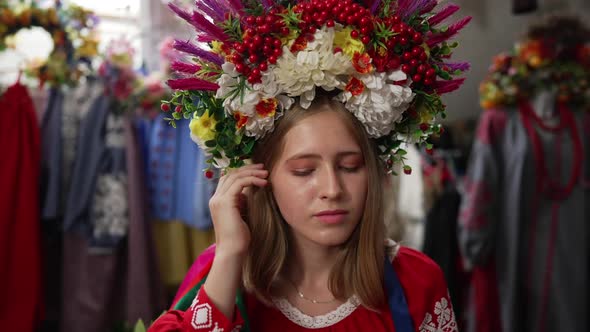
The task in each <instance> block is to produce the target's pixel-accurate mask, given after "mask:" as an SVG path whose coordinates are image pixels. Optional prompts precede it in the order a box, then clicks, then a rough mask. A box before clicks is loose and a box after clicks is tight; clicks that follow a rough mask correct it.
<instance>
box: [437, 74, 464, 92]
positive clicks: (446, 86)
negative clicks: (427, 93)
mask: <svg viewBox="0 0 590 332" xmlns="http://www.w3.org/2000/svg"><path fill="white" fill-rule="evenodd" d="M463 82H465V78H457V79H454V80H449V81H436V82H435V83H434V85H433V86H432V87H433V88H434V90H436V92H437V93H438V94H441V95H442V94H445V93H449V92H453V91H455V90H457V89H459V87H460V86H461V85H462V84H463Z"/></svg>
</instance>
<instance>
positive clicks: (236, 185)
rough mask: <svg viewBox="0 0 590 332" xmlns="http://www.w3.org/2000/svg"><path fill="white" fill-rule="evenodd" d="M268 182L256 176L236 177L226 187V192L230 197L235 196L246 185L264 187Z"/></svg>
mask: <svg viewBox="0 0 590 332" xmlns="http://www.w3.org/2000/svg"><path fill="white" fill-rule="evenodd" d="M267 184H268V180H266V179H263V178H260V177H257V176H245V177H241V178H238V179H236V181H234V182H233V183H232V184H231V186H230V187H229V188H228V189H227V191H226V194H227V195H230V196H232V197H237V195H240V194H241V193H242V190H243V189H244V188H246V187H250V186H256V187H264V186H266V185H267Z"/></svg>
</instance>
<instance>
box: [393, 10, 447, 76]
mask: <svg viewBox="0 0 590 332" xmlns="http://www.w3.org/2000/svg"><path fill="white" fill-rule="evenodd" d="M392 31H394V32H395V33H396V35H395V36H393V37H392V38H390V40H389V41H388V44H387V46H388V49H390V50H392V49H391V48H389V46H390V45H392V44H393V45H400V46H401V49H402V53H401V54H400V59H401V70H402V71H403V72H404V73H406V74H407V75H408V76H409V77H410V78H411V79H412V81H413V82H414V84H423V85H426V86H428V85H432V83H434V81H435V79H436V70H435V69H434V68H433V67H432V66H431V65H430V64H428V56H427V55H426V51H425V50H424V48H423V47H422V42H423V37H422V33H420V32H419V31H416V30H415V29H414V28H412V27H411V26H409V25H407V24H406V23H403V22H400V23H395V24H394V25H392ZM394 48H395V46H394Z"/></svg>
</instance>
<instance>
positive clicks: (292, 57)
mask: <svg viewBox="0 0 590 332" xmlns="http://www.w3.org/2000/svg"><path fill="white" fill-rule="evenodd" d="M333 44H334V28H328V27H325V26H324V27H323V28H322V29H320V30H318V31H316V33H315V35H314V40H313V41H312V42H309V43H308V44H307V47H306V48H305V49H303V50H301V51H299V52H297V54H293V53H291V51H290V50H289V48H287V47H283V54H282V55H281V57H280V58H279V59H278V60H277V64H276V66H275V67H274V68H273V73H274V75H275V78H276V82H277V84H278V86H279V88H280V89H281V90H282V91H283V92H284V93H286V94H287V95H288V96H291V97H296V96H300V104H301V106H302V107H303V108H308V107H309V106H310V105H311V101H312V100H313V99H314V97H315V87H316V86H317V87H322V88H323V89H324V90H327V91H330V90H333V89H335V88H342V87H344V85H345V84H346V82H344V81H343V77H346V76H348V75H350V74H352V73H353V71H354V68H353V66H352V63H351V62H350V59H349V58H348V57H347V56H346V55H345V54H343V53H342V52H339V53H336V54H334V50H333Z"/></svg>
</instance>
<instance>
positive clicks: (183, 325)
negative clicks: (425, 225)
mask: <svg viewBox="0 0 590 332" xmlns="http://www.w3.org/2000/svg"><path fill="white" fill-rule="evenodd" d="M253 162H254V164H251V165H248V166H244V167H241V168H239V169H236V170H233V171H230V172H229V173H227V174H225V175H224V176H222V177H221V179H220V180H219V185H218V187H217V190H216V192H215V195H214V196H213V197H212V199H211V201H210V204H209V205H210V209H211V216H212V218H213V223H214V227H215V233H216V248H215V255H214V258H213V261H212V264H211V265H210V270H209V271H208V276H207V278H206V281H205V282H204V284H203V285H202V287H200V289H199V290H198V293H197V294H196V296H195V297H194V301H192V304H191V305H190V307H189V308H187V309H186V310H171V311H169V312H167V313H166V314H164V315H163V316H162V317H160V318H159V319H158V320H156V321H155V323H154V324H153V325H152V327H151V328H150V330H149V331H152V332H157V331H234V330H235V331H239V330H240V328H243V327H244V324H245V318H247V320H248V322H249V330H250V331H257V332H259V331H260V332H262V331H277V330H278V329H281V330H282V331H285V332H287V331H307V330H310V329H314V330H318V331H401V330H402V329H403V327H401V328H400V329H396V327H397V325H394V321H393V320H394V319H395V316H394V315H392V310H390V306H391V305H392V304H393V305H396V306H398V307H397V308H396V309H394V310H397V311H399V312H402V313H403V312H406V313H407V314H409V315H406V318H408V317H409V318H410V319H409V323H410V324H411V325H410V330H405V331H456V322H455V318H454V313H453V310H452V308H451V302H450V299H449V297H448V294H447V287H446V283H445V280H444V277H443V275H442V272H441V270H440V269H439V268H438V266H437V265H436V264H435V263H434V262H432V261H431V260H430V259H428V258H427V257H426V256H424V255H423V254H421V253H419V252H417V251H413V250H411V249H408V248H404V247H400V246H399V245H396V244H394V243H391V242H387V241H386V242H384V240H385V239H384V233H385V226H384V223H383V200H382V182H383V181H384V178H385V172H384V171H383V170H384V167H383V165H382V163H381V162H380V160H379V159H378V158H377V150H376V147H375V145H374V143H373V142H372V141H371V140H370V139H369V137H368V135H367V134H366V132H365V130H364V129H363V126H362V124H361V123H360V122H359V121H358V120H357V119H356V118H355V117H354V116H353V115H352V114H351V113H350V112H348V111H347V110H345V109H344V107H343V105H342V104H341V103H340V102H337V101H333V100H330V99H328V98H325V97H324V98H317V97H316V99H315V100H314V102H313V103H312V106H311V107H310V108H309V109H307V110H302V109H294V110H292V111H290V112H287V113H286V114H285V116H284V117H283V118H281V119H280V120H279V121H278V122H277V125H276V128H275V130H274V131H273V132H272V133H271V134H270V135H269V136H267V137H266V138H265V139H264V140H263V141H261V142H259V143H258V147H257V149H256V150H255V152H254V155H253ZM245 189H251V190H250V192H249V193H248V195H247V196H248V198H249V199H248V201H247V203H246V204H245V200H244V192H245ZM244 208H247V217H246V218H244V217H243V216H245V215H246V213H245V210H244ZM385 264H390V267H393V270H394V271H395V272H394V273H395V275H396V277H397V279H398V282H399V285H398V286H400V289H399V290H401V292H398V293H397V294H396V295H398V297H397V298H396V297H394V298H393V299H392V297H391V296H388V295H389V294H388V289H389V288H391V287H394V286H396V285H395V283H396V280H391V279H388V280H386V279H387V278H384V275H385V272H384V270H385V269H386V266H385ZM205 265H207V264H205ZM385 282H389V283H390V284H389V285H387V284H385ZM239 291H243V292H244V293H245V295H244V297H245V301H244V304H245V311H243V312H241V311H240V310H239V309H238V307H237V306H236V294H237V293H238V292H239ZM399 296H401V297H402V299H399ZM404 298H405V301H404ZM392 301H396V302H395V303H391V302H392ZM388 302H389V303H388ZM243 313H246V315H244V314H243ZM244 316H246V317H244ZM402 316H403V315H402ZM400 320H404V319H400ZM405 321H406V322H408V320H407V319H405ZM399 323H401V322H399ZM394 326H395V327H394Z"/></svg>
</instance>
